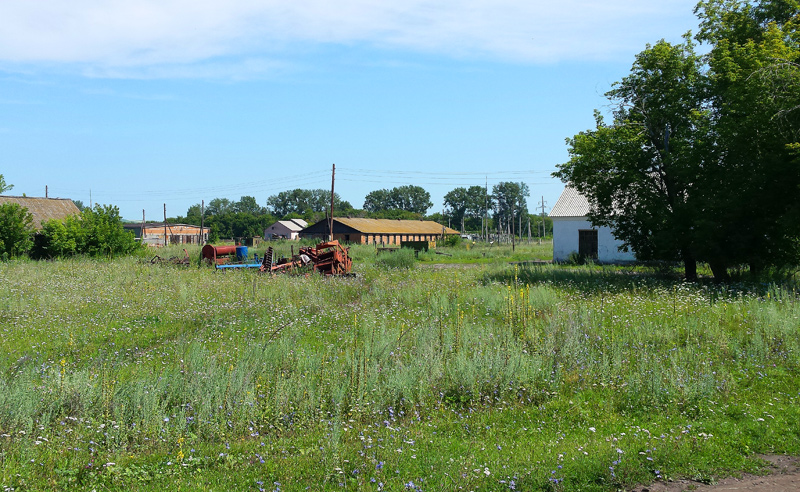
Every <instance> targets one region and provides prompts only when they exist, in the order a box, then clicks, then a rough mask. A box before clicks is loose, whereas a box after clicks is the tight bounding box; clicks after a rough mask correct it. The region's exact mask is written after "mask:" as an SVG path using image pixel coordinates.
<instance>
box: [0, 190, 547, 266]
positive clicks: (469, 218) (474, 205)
mask: <svg viewBox="0 0 800 492" xmlns="http://www.w3.org/2000/svg"><path fill="white" fill-rule="evenodd" d="M11 188H13V185H11V184H7V183H6V182H5V180H4V178H3V176H2V175H0V189H1V190H2V191H8V190H10V189H11ZM529 195H530V190H529V188H528V186H527V185H526V184H525V183H515V182H501V183H498V184H496V185H494V186H493V187H492V190H491V193H488V189H487V188H484V187H481V186H471V187H469V188H464V187H459V188H455V189H453V190H451V191H450V192H448V193H447V194H446V195H445V196H444V203H443V205H444V209H443V211H442V212H441V213H440V212H436V213H433V214H430V215H426V213H427V211H428V210H429V209H430V208H431V207H432V206H433V202H431V198H430V193H428V192H427V191H426V190H425V189H424V188H422V187H420V186H414V185H406V186H399V187H395V188H392V189H381V190H375V191H372V192H370V193H369V194H367V196H366V197H365V199H364V205H363V208H361V209H356V208H354V207H353V206H352V205H351V204H350V203H349V202H348V201H345V200H342V198H341V197H340V196H339V194H334V215H335V216H339V217H345V216H350V217H366V218H385V219H409V220H420V219H427V220H433V221H436V222H438V223H440V224H442V225H447V226H450V227H453V228H455V229H460V230H462V231H466V232H479V231H480V232H481V233H483V234H497V233H502V234H511V233H512V232H513V233H514V234H516V235H518V236H520V237H523V236H525V235H526V231H527V228H530V231H531V233H532V235H533V236H536V237H539V236H541V235H549V234H552V221H551V220H550V219H549V218H547V217H544V218H542V217H541V216H538V215H535V214H529V213H528V205H527V198H528V196H529ZM74 203H75V205H76V206H77V207H78V209H79V210H80V214H79V215H78V216H75V217H68V218H66V219H64V220H51V221H48V222H45V223H44V224H42V228H41V230H39V231H36V230H35V229H34V227H33V221H32V217H31V214H30V213H29V212H28V210H27V209H26V208H24V207H21V206H19V205H17V204H3V205H2V206H0V258H2V259H8V258H10V257H16V256H24V255H29V256H31V257H33V258H55V257H66V256H72V255H77V254H85V255H89V256H104V255H105V256H114V255H118V254H126V253H129V252H131V251H133V250H135V249H136V247H137V243H136V242H135V240H134V237H133V234H132V233H130V232H126V231H124V229H123V226H122V219H121V217H120V216H119V209H118V208H117V207H115V206H112V205H95V206H94V207H87V206H85V205H84V204H83V203H82V202H81V201H79V200H75V201H74ZM329 213H330V192H329V191H328V190H324V189H312V190H306V189H299V188H298V189H294V190H287V191H283V192H280V193H278V194H276V195H272V196H270V197H269V198H267V201H266V206H261V205H259V203H258V200H256V198H255V197H252V196H242V197H241V198H240V199H239V200H236V201H234V200H230V199H228V198H214V199H212V200H210V201H209V202H208V204H207V205H204V204H203V203H197V204H194V205H192V206H190V207H189V208H188V210H187V211H186V215H182V216H176V217H169V218H167V222H170V223H173V224H177V223H185V224H193V225H201V224H202V225H203V226H204V227H207V228H208V230H209V240H210V241H211V242H214V241H217V240H219V239H220V238H236V237H254V236H261V235H262V234H263V233H264V230H265V229H266V228H267V227H269V226H270V225H272V224H273V223H275V221H277V220H285V219H292V218H302V219H304V220H306V221H308V222H309V223H314V222H317V221H320V220H322V219H324V218H326V217H327V216H328V214H329Z"/></svg>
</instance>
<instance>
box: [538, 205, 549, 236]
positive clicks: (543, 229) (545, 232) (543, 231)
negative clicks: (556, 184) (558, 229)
mask: <svg viewBox="0 0 800 492" xmlns="http://www.w3.org/2000/svg"><path fill="white" fill-rule="evenodd" d="M545 203H546V202H545V201H544V196H542V203H541V206H542V233H541V235H539V244H542V237H543V236H544V235H545V234H547V228H546V227H545V226H544V205H545Z"/></svg>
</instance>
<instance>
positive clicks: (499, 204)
mask: <svg viewBox="0 0 800 492" xmlns="http://www.w3.org/2000/svg"><path fill="white" fill-rule="evenodd" d="M530 195H531V192H530V188H529V187H528V185H527V184H525V183H522V182H519V183H515V182H513V181H501V182H500V183H497V184H496V185H494V186H492V204H493V206H494V219H495V221H496V225H497V228H498V230H500V231H505V230H508V231H511V230H512V229H515V230H516V232H517V233H519V232H520V229H521V227H520V225H519V224H521V220H522V217H523V216H526V215H528V201H527V197H529V196H530ZM512 224H515V225H513V226H512Z"/></svg>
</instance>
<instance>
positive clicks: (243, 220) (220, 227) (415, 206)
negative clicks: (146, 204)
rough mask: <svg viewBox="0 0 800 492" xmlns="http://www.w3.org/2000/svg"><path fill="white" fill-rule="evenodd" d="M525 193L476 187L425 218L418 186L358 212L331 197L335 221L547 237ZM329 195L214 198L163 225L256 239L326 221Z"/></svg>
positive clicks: (506, 186)
mask: <svg viewBox="0 0 800 492" xmlns="http://www.w3.org/2000/svg"><path fill="white" fill-rule="evenodd" d="M529 196H530V189H529V187H528V185H526V184H525V183H515V182H501V183H498V184H496V185H494V186H493V187H492V190H491V193H488V190H487V189H486V188H484V187H481V186H471V187H469V188H464V187H459V188H455V189H453V190H451V191H450V192H448V193H447V194H446V195H445V196H444V203H443V205H444V208H443V210H442V212H436V213H432V214H427V212H428V210H429V209H430V208H431V207H433V202H432V201H431V196H430V193H428V191H426V190H425V189H424V188H422V187H420V186H415V185H405V186H398V187H395V188H391V189H380V190H375V191H372V192H370V193H368V194H367V196H366V197H365V198H364V204H363V207H362V208H360V209H357V208H355V207H353V206H352V205H351V204H350V202H348V201H346V200H343V199H342V198H341V196H339V194H338V193H335V194H334V216H338V217H362V218H377V219H407V220H419V219H427V220H434V221H436V222H439V223H440V224H442V225H447V226H450V227H453V228H455V229H460V230H462V231H473V232H479V231H485V232H487V233H497V232H501V233H505V234H509V233H511V232H512V230H513V232H514V233H515V234H517V235H519V236H524V235H525V234H526V231H527V227H528V225H529V223H530V227H531V231H532V234H533V235H534V236H537V237H538V236H539V235H540V234H542V232H540V231H541V229H544V234H550V233H552V221H550V219H549V218H547V217H545V218H544V224H545V227H543V228H541V229H540V227H541V224H542V220H543V219H542V217H540V216H538V215H535V214H533V215H531V214H529V212H528V205H527V198H528V197H529ZM330 201H331V195H330V191H329V190H325V189H310V190H308V189H300V188H297V189H294V190H287V191H282V192H280V193H278V194H276V195H272V196H270V197H268V198H267V200H266V206H263V207H262V206H261V205H259V204H258V201H257V200H256V199H255V198H254V197H252V196H243V197H241V198H240V199H239V200H238V201H233V200H230V199H227V198H214V199H213V200H211V201H209V202H208V204H207V205H206V206H205V207H203V204H201V203H197V204H194V205H192V206H191V207H189V209H188V210H187V212H186V215H184V216H178V217H172V218H170V219H168V220H169V221H170V222H173V223H186V224H194V225H200V224H201V223H202V224H203V225H204V226H206V227H208V228H209V231H210V239H212V240H214V239H217V238H220V237H247V236H260V235H261V234H263V231H264V229H265V228H267V227H269V226H270V225H271V224H273V223H274V222H275V221H277V220H286V219H304V220H306V221H307V222H309V223H315V222H318V221H320V220H323V219H325V218H326V217H328V214H329V213H330Z"/></svg>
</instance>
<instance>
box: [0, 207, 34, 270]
mask: <svg viewBox="0 0 800 492" xmlns="http://www.w3.org/2000/svg"><path fill="white" fill-rule="evenodd" d="M32 234H33V217H32V216H31V214H30V213H28V209H27V208H25V207H22V206H20V205H19V204H17V203H4V204H2V205H0V258H2V259H8V258H13V257H15V256H22V255H24V254H25V253H27V252H28V251H29V250H30V249H31V246H33V240H32V239H31V236H32Z"/></svg>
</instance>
